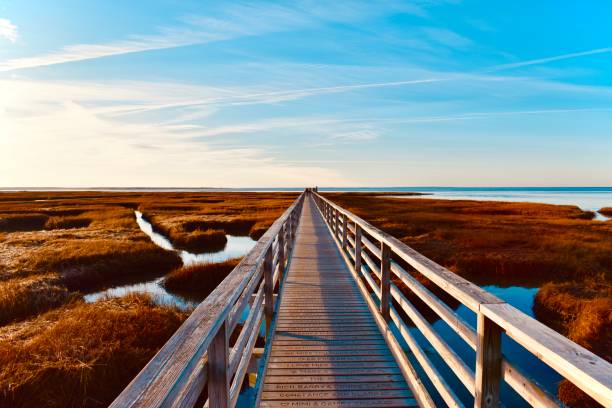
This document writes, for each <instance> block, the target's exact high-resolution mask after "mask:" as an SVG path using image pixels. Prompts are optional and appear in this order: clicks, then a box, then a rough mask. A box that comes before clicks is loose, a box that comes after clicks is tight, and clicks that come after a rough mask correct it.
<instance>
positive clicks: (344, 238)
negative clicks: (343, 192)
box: [342, 214, 348, 251]
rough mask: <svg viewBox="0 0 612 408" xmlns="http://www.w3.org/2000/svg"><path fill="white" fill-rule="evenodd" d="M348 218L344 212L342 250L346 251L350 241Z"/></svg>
mask: <svg viewBox="0 0 612 408" xmlns="http://www.w3.org/2000/svg"><path fill="white" fill-rule="evenodd" d="M347 224H348V219H347V217H346V214H342V250H344V251H346V245H347V242H348V236H347V231H348V228H347V227H348V225H347Z"/></svg>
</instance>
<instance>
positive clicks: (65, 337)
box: [0, 192, 296, 407]
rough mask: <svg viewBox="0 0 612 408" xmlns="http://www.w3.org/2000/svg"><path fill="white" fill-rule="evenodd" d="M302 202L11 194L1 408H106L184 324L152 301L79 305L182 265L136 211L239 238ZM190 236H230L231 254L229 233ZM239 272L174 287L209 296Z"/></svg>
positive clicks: (4, 199) (5, 234)
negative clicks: (85, 297)
mask: <svg viewBox="0 0 612 408" xmlns="http://www.w3.org/2000/svg"><path fill="white" fill-rule="evenodd" d="M295 197H296V195H295V194H278V195H277V194H251V193H95V192H86V193H84V192H74V193H73V192H27V193H0V406H2V407H4V406H7V407H32V406H35V407H81V406H90V407H98V406H100V407H102V406H107V405H108V404H109V403H110V401H112V400H113V399H114V397H115V396H116V395H117V394H118V393H119V392H120V391H121V390H122V389H123V388H124V387H125V386H126V385H127V383H128V382H129V381H130V380H131V379H132V378H133V377H134V375H135V374H136V373H137V372H138V371H139V370H140V369H141V368H142V367H143V366H144V365H145V364H146V362H147V361H148V360H149V359H150V358H151V357H152V356H153V354H154V353H155V352H156V351H157V350H158V349H159V347H161V345H162V344H163V343H164V342H165V341H166V340H167V339H168V338H169V337H170V335H171V334H172V333H173V332H174V331H175V330H176V328H177V327H178V325H179V324H180V322H181V321H182V320H183V319H184V318H185V316H186V315H185V314H184V313H182V312H179V311H177V310H175V309H172V308H168V307H162V306H156V305H155V304H154V302H153V301H152V300H151V299H150V298H147V297H142V296H133V295H132V296H127V297H124V298H120V299H111V300H102V301H97V302H94V303H90V304H86V303H83V302H82V301H81V300H78V299H80V298H81V296H82V293H83V292H88V291H91V290H98V289H99V288H105V287H109V286H113V285H114V284H115V283H116V282H119V281H122V282H123V281H125V282H130V283H131V282H134V281H135V280H136V279H141V278H139V277H146V278H147V279H148V278H149V277H151V276H162V275H164V274H166V273H168V272H169V271H172V270H173V269H177V268H178V267H179V266H180V264H181V262H180V258H179V257H178V255H177V254H176V252H174V251H165V250H163V249H161V248H159V247H157V246H156V245H155V244H154V243H152V242H151V241H150V239H149V237H147V236H146V235H145V234H144V233H143V232H142V231H140V229H139V227H138V225H137V223H136V219H135V215H134V210H135V209H137V208H142V207H145V208H149V207H150V208H151V209H152V210H151V211H152V216H153V217H156V218H157V219H158V221H159V223H160V224H163V225H167V226H169V227H173V226H179V227H180V226H181V225H182V223H184V222H187V221H193V220H197V221H201V220H217V221H218V220H223V221H224V222H225V221H228V220H229V221H230V222H229V223H224V224H223V227H227V228H228V229H232V231H235V229H233V228H238V227H237V225H244V224H248V225H252V226H255V225H259V226H261V228H267V227H268V226H269V225H271V224H272V222H274V220H275V219H276V217H278V216H279V215H280V214H281V213H282V212H283V211H284V210H285V209H286V208H287V206H289V204H290V203H291V202H292V201H293V200H294V199H295ZM41 200H43V201H41ZM155 206H157V207H155ZM241 220H247V221H241ZM241 223H242V224H241ZM212 225H214V224H212ZM217 225H219V224H217ZM187 229H188V230H189V229H191V231H188V230H184V229H181V234H182V235H184V236H186V237H187V236H189V235H190V234H191V235H193V237H192V238H191V239H193V240H195V241H198V242H201V241H202V240H209V241H212V240H215V239H217V240H218V241H219V242H220V241H221V238H220V237H222V240H223V243H222V245H223V246H224V245H225V234H227V232H226V231H225V230H223V229H222V228H208V227H207V228H202V226H201V225H199V226H196V227H195V228H191V227H190V226H188V228H187ZM240 231H241V233H251V230H249V231H246V228H244V229H241V230H240ZM245 231H246V232H245ZM219 245H221V244H220V243H219ZM236 263H237V261H236ZM234 266H235V264H230V263H227V264H224V265H216V266H209V267H207V272H206V273H202V274H200V275H195V274H193V275H191V276H190V275H189V274H188V273H184V274H182V275H181V276H180V277H178V278H177V277H176V274H175V275H173V276H174V278H172V279H174V283H175V284H176V287H183V288H184V287H185V285H186V286H187V289H189V290H192V291H193V289H194V288H195V290H196V291H199V293H200V294H201V293H209V292H211V291H212V290H213V289H214V288H215V287H216V285H217V284H218V283H219V282H221V281H222V280H223V279H224V278H225V276H227V274H228V273H229V272H230V271H231V270H232V269H233V267H234ZM177 274H178V273H177ZM172 279H170V280H171V281H172ZM181 280H182V281H183V283H180V282H181ZM185 282H187V283H185ZM170 285H172V283H171V284H170ZM198 296H199V294H198Z"/></svg>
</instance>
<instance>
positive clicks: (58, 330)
mask: <svg viewBox="0 0 612 408" xmlns="http://www.w3.org/2000/svg"><path fill="white" fill-rule="evenodd" d="M185 318H186V314H185V313H182V312H180V311H178V310H175V309H173V308H168V307H161V306H157V305H154V304H153V303H152V302H151V300H150V299H149V298H147V297H146V296H128V297H124V298H121V299H112V300H104V301H100V302H96V303H92V304H87V303H83V302H81V301H78V302H74V303H71V304H69V305H67V306H64V307H62V308H60V309H57V310H55V311H51V312H48V313H45V314H42V315H41V316H39V317H38V318H36V319H33V320H28V321H24V322H21V323H17V324H14V325H9V326H5V327H3V328H0V406H11V407H16V408H17V407H82V406H89V407H104V406H107V405H108V404H109V403H110V402H111V401H112V400H113V399H114V398H115V397H116V396H117V395H118V394H119V392H121V390H122V389H123V388H124V387H125V386H126V385H127V384H128V383H129V382H130V381H131V380H132V378H133V377H134V376H135V375H136V374H137V373H138V371H140V370H141V369H142V367H144V365H145V364H146V363H147V362H148V361H149V359H150V358H151V357H153V355H154V354H155V353H156V352H157V350H158V349H159V348H160V347H161V346H162V345H163V344H164V343H165V342H166V340H167V339H168V338H169V337H170V336H171V335H172V333H174V331H175V330H176V329H177V328H178V326H179V325H180V324H181V322H182V321H183V320H184V319H185Z"/></svg>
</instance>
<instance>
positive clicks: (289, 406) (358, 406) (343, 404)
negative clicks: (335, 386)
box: [259, 398, 416, 408]
mask: <svg viewBox="0 0 612 408" xmlns="http://www.w3.org/2000/svg"><path fill="white" fill-rule="evenodd" d="M259 406H260V407H262V408H276V407H284V408H293V407H304V408H320V407H338V408H363V407H370V408H376V407H408V406H416V402H415V400H414V399H413V398H402V399H380V400H334V401H317V400H311V401H291V400H289V401H274V400H272V401H270V400H266V401H262V402H261V404H260V405H259Z"/></svg>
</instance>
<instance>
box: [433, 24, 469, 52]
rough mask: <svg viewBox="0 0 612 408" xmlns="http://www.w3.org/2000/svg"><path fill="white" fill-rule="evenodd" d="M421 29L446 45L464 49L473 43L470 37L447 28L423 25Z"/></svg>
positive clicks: (434, 39)
mask: <svg viewBox="0 0 612 408" xmlns="http://www.w3.org/2000/svg"><path fill="white" fill-rule="evenodd" d="M421 31H423V33H425V35H426V36H427V37H428V38H429V39H430V40H433V41H435V42H437V43H438V44H441V45H444V46H446V47H451V48H459V49H464V48H468V47H470V46H471V45H472V44H473V42H472V40H470V39H469V38H466V37H463V36H461V35H459V34H457V33H455V32H454V31H451V30H448V29H446V28H439V27H423V28H422V29H421Z"/></svg>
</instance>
